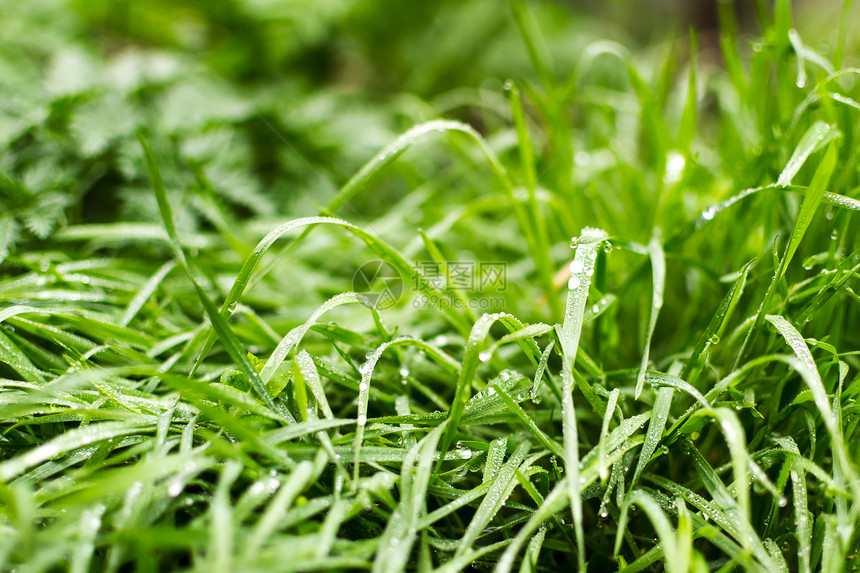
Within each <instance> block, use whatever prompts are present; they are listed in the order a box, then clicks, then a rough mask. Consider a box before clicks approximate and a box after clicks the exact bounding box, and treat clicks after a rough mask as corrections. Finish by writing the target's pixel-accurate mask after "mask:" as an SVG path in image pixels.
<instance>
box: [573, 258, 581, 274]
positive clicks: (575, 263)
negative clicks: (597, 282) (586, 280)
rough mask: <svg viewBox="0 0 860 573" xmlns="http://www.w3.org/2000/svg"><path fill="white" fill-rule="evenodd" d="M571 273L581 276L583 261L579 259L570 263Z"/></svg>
mask: <svg viewBox="0 0 860 573" xmlns="http://www.w3.org/2000/svg"><path fill="white" fill-rule="evenodd" d="M570 272H572V273H573V274H579V273H581V272H582V261H581V260H579V259H576V260H574V261H573V262H572V263H570Z"/></svg>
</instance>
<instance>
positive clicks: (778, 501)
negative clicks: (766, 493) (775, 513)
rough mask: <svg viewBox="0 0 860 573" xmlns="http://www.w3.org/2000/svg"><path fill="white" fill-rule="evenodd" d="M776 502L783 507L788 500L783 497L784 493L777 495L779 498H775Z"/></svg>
mask: <svg viewBox="0 0 860 573" xmlns="http://www.w3.org/2000/svg"><path fill="white" fill-rule="evenodd" d="M776 503H777V505H778V506H779V507H785V506H786V505H788V500H787V499H785V496H784V495H781V496H779V499H778V500H776Z"/></svg>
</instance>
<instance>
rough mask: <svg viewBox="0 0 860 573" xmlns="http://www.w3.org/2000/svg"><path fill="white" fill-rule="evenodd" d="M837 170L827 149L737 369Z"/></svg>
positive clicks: (808, 190)
mask: <svg viewBox="0 0 860 573" xmlns="http://www.w3.org/2000/svg"><path fill="white" fill-rule="evenodd" d="M835 166H836V149H835V148H834V147H833V146H830V147H829V148H828V149H827V153H826V154H825V155H824V159H822V160H821V164H820V165H819V166H818V169H816V171H815V175H814V176H813V177H812V182H811V183H810V184H809V188H808V189H807V190H806V194H805V195H804V197H803V203H802V204H801V206H800V212H799V213H798V214H797V221H796V222H795V224H794V230H793V231H792V233H791V238H790V239H789V241H788V247H787V248H786V250H785V254H784V255H783V257H782V259H781V260H780V262H779V267H778V268H777V270H776V273H774V276H773V280H772V281H771V283H770V286H768V289H767V292H765V295H764V299H763V300H762V302H761V305H760V306H759V309H758V311H757V312H756V317H755V321H754V322H753V325H752V327H751V328H750V329H749V331H748V332H747V335H746V338H745V339H744V342H743V344H742V345H741V348H740V350H739V351H738V353H737V360H736V362H735V365H737V364H738V363H739V361H740V360H741V358H742V357H743V355H744V351H745V350H746V349H747V347H748V345H750V344H752V341H753V340H754V338H755V335H756V334H757V333H758V330H759V329H760V328H761V324H762V323H763V322H764V317H765V313H766V312H767V311H768V310H769V308H770V301H771V299H772V298H773V296H774V294H775V293H776V290H777V287H778V285H779V283H780V281H781V280H782V278H783V276H785V271H786V269H787V268H788V264H789V263H790V262H791V259H792V258H793V257H794V253H795V252H796V251H797V248H798V246H800V241H801V240H802V239H803V236H804V235H805V234H806V229H807V228H808V227H809V224H810V223H811V222H812V217H813V216H814V215H815V211H816V210H817V209H818V205H819V203H821V198H822V196H823V194H824V188H825V187H826V186H827V183H828V182H829V181H830V175H831V174H832V173H833V168H834V167H835Z"/></svg>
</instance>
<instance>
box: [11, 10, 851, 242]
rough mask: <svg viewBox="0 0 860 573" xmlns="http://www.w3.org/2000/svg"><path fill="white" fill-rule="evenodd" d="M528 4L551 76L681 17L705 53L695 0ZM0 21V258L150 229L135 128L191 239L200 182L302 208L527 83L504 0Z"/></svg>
mask: <svg viewBox="0 0 860 573" xmlns="http://www.w3.org/2000/svg"><path fill="white" fill-rule="evenodd" d="M530 4H531V5H530V8H531V9H532V12H533V13H534V15H535V18H536V20H537V22H538V24H539V27H540V29H541V31H542V33H543V35H544V38H545V44H546V46H547V49H548V51H549V55H550V56H551V58H552V62H553V63H554V69H553V72H554V73H556V74H558V77H560V78H564V77H565V76H567V75H568V74H569V73H570V72H571V71H572V70H574V69H575V67H576V65H577V62H578V61H579V60H580V58H581V55H582V53H583V50H584V49H585V48H586V46H588V45H589V44H591V43H593V42H595V41H597V40H600V39H606V38H609V39H616V40H618V41H619V42H620V43H621V44H622V45H626V46H627V47H628V48H629V49H630V50H631V51H633V52H634V53H636V52H637V51H639V50H641V51H643V52H645V54H644V55H643V59H646V60H648V59H649V58H648V57H647V56H649V55H650V53H651V52H654V51H655V50H656V51H661V50H664V51H665V50H667V49H670V47H671V49H677V48H678V42H677V41H676V40H677V38H678V37H680V38H684V37H685V36H686V27H687V26H688V25H693V26H695V27H697V28H698V29H699V32H700V35H701V37H702V40H701V42H700V44H701V45H702V46H703V48H705V49H706V51H705V52H704V56H703V57H705V58H711V59H717V58H719V55H718V54H716V53H709V52H708V51H707V50H710V52H714V50H715V49H716V40H715V38H716V32H715V30H716V11H717V8H716V3H713V2H692V3H687V2H666V1H663V2H653V3H648V6H647V7H644V6H643V5H641V4H639V3H631V2H617V1H616V2H596V1H591V2H534V3H530ZM811 4H812V3H810V5H811ZM815 5H816V8H815V9H814V10H809V12H810V13H811V14H813V15H814V16H816V18H812V19H810V18H806V17H803V18H798V20H799V21H801V22H804V23H805V24H806V25H807V26H808V27H814V26H820V25H821V24H822V23H826V22H828V21H831V22H832V20H829V17H830V16H833V15H834V13H833V12H834V10H836V13H837V14H838V8H839V6H838V3H836V2H834V3H832V4H828V5H827V6H828V7H827V8H826V9H824V8H822V7H821V4H820V3H815ZM0 10H2V13H3V18H2V20H0V38H2V40H0V89H2V93H3V98H2V100H0V145H2V146H3V148H4V153H3V154H2V157H0V173H2V176H3V182H2V186H0V190H2V192H3V196H2V200H3V203H4V205H5V206H6V208H7V211H8V213H14V214H15V217H14V218H12V217H10V216H9V215H8V214H7V216H6V217H5V218H4V220H3V223H2V233H0V248H3V247H10V246H11V245H13V244H14V243H16V241H17V240H18V239H19V238H21V237H30V236H35V237H38V238H45V237H47V236H48V235H49V234H50V233H51V231H52V230H53V229H55V228H56V225H57V223H58V222H60V221H69V222H73V223H81V222H100V221H113V220H124V221H135V220H145V221H152V220H155V219H154V215H155V205H154V200H153V199H152V197H150V193H149V192H148V191H147V190H146V188H147V183H146V181H145V178H144V177H143V171H142V162H141V159H140V153H139V150H138V148H137V143H136V140H135V139H134V134H135V133H136V132H137V130H138V129H140V128H143V129H145V130H146V131H147V132H148V133H149V134H150V136H151V137H155V138H156V139H155V140H154V141H153V147H154V148H155V149H156V150H158V151H159V152H160V153H161V155H163V157H162V158H161V159H162V162H163V168H164V169H165V170H166V178H167V180H168V181H169V182H171V183H172V185H173V188H174V190H175V189H182V190H183V192H184V193H185V194H186V195H188V197H187V198H188V199H189V201H187V202H186V201H183V204H185V205H186V206H187V208H186V209H184V212H182V213H180V215H179V218H180V221H181V225H182V226H183V227H184V228H186V229H187V230H194V229H196V228H197V226H199V225H201V224H203V223H202V222H201V219H202V218H203V219H205V217H201V214H200V213H195V211H200V210H201V209H203V208H202V207H201V206H200V205H199V204H198V203H200V202H201V200H200V199H199V198H197V199H192V197H193V196H195V192H196V191H199V189H198V188H199V187H201V186H202V187H206V186H207V185H206V184H205V183H203V182H204V181H207V182H208V183H209V184H211V187H212V188H213V189H214V190H215V192H216V197H217V199H218V200H220V201H224V202H225V203H228V204H230V205H231V207H234V208H237V209H238V212H239V213H242V214H245V215H267V216H269V215H271V216H274V215H296V214H308V212H309V210H310V211H312V210H313V209H312V205H311V203H312V202H317V203H325V202H327V200H328V199H329V198H330V197H331V196H333V195H334V193H335V189H336V188H337V187H338V186H339V185H341V184H342V183H343V182H345V181H346V180H347V179H348V177H349V176H350V175H351V174H352V173H354V172H355V171H356V170H357V169H358V167H360V165H361V164H362V163H363V162H365V161H366V160H368V159H369V158H370V157H371V156H372V154H373V153H374V152H375V151H377V150H378V149H380V148H381V147H382V146H383V145H384V144H385V143H387V142H389V141H390V140H391V139H392V137H393V136H394V135H395V134H397V133H399V132H402V131H403V130H405V129H407V128H408V127H410V126H412V125H413V124H415V123H416V122H419V121H422V120H426V119H429V118H432V117H436V116H438V115H445V116H448V117H455V118H459V119H463V120H466V121H468V122H469V123H471V124H472V125H474V126H476V127H477V128H478V129H479V130H481V131H483V132H484V133H497V132H498V129H499V128H500V127H506V126H507V125H508V124H509V117H508V116H509V111H508V110H507V107H508V106H507V104H506V102H505V101H504V100H503V98H502V96H501V94H502V89H501V86H502V83H503V82H504V81H505V80H506V79H507V78H529V77H534V76H535V72H534V68H533V66H532V64H531V62H530V60H529V55H528V52H527V50H526V47H525V45H524V44H523V42H522V38H521V36H520V33H519V31H518V30H517V27H516V25H515V23H514V21H513V17H512V15H511V12H510V10H509V8H508V6H507V4H506V3H499V2H497V1H494V0H475V1H468V2H461V1H452V0H447V1H446V0H434V1H427V2H383V1H381V0H376V1H366V2H352V1H345V0H306V1H303V0H292V1H286V2H284V1H275V0H248V1H244V2H240V1H230V0H217V1H202V0H199V1H188V2H179V3H176V2H167V1H163V0H154V1H151V2H131V1H127V0H122V1H113V0H76V1H71V2H70V1H66V0H38V1H28V2H17V1H14V0H3V1H2V2H0ZM755 10H759V11H767V10H769V8H768V7H767V6H766V3H763V2H757V3H755V5H753V3H749V6H747V7H745V8H744V9H742V10H740V19H741V24H742V25H743V26H744V27H750V28H752V27H754V20H755V17H754V12H755ZM816 19H817V22H816ZM852 33H853V31H852ZM823 37H828V38H829V36H826V35H825V36H823ZM849 41H853V38H849ZM673 42H674V43H673ZM680 44H682V45H683V42H680ZM681 51H682V52H683V50H681ZM847 52H848V53H852V54H853V53H854V51H853V50H847ZM651 59H653V58H651ZM848 63H850V62H848ZM606 68H607V69H605V70H604V69H601V70H599V71H596V72H593V73H595V74H599V76H600V77H599V78H596V79H597V80H599V81H598V82H597V83H598V84H603V85H604V86H606V87H608V88H612V87H613V85H615V86H617V85H618V84H623V83H624V82H626V78H625V74H624V73H623V70H614V71H613V70H612V68H611V67H609V66H606ZM678 73H680V71H679V72H678ZM610 104H611V102H610ZM589 127H590V128H593V127H594V126H593V125H589ZM507 133H508V134H509V132H507ZM500 137H502V135H500ZM443 155H444V153H443ZM416 163H420V162H418V161H416ZM190 164H191V165H193V168H192V169H189V165H190ZM427 165H428V166H430V168H432V169H436V170H438V169H439V168H440V166H442V165H444V158H441V157H435V158H433V160H432V161H428V162H427ZM416 167H418V166H416ZM402 171H408V169H407V168H403V170H402ZM401 175H402V176H403V177H404V178H406V177H407V175H406V174H401ZM410 175H412V176H416V177H420V176H421V173H411V174H410ZM394 179H395V180H390V181H387V182H386V184H385V185H383V186H382V190H381V192H380V193H379V194H374V195H373V196H372V197H369V198H360V199H358V202H359V205H357V206H356V208H358V209H359V210H362V209H363V208H368V209H370V210H371V211H378V210H380V209H384V208H385V207H386V206H387V205H388V204H389V200H390V199H391V198H392V197H394V196H398V195H402V193H403V192H404V190H408V187H405V186H404V185H408V183H406V184H404V183H403V182H398V181H397V180H396V179H397V178H394ZM398 183H400V185H398ZM411 183H413V184H414V180H412V181H411ZM467 186H468V185H467ZM195 201H196V203H195ZM362 202H364V203H369V205H361V203H362ZM430 219H433V217H430Z"/></svg>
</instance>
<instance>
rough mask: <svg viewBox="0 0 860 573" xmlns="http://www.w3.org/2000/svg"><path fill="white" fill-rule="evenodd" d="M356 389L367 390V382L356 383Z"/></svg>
mask: <svg viewBox="0 0 860 573" xmlns="http://www.w3.org/2000/svg"><path fill="white" fill-rule="evenodd" d="M358 391H359V392H366V391H367V382H362V383H361V384H359V385H358Z"/></svg>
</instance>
